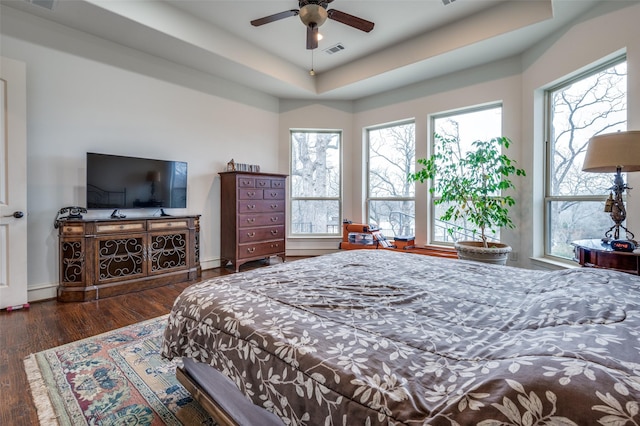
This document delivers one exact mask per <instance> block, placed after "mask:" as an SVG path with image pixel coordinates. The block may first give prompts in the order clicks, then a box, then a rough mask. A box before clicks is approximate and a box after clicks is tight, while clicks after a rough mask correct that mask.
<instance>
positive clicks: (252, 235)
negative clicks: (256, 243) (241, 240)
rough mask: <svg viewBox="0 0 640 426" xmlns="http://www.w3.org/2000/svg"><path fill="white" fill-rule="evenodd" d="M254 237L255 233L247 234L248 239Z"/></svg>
mask: <svg viewBox="0 0 640 426" xmlns="http://www.w3.org/2000/svg"><path fill="white" fill-rule="evenodd" d="M255 236H256V233H255V232H247V237H249V238H253V237H255Z"/></svg>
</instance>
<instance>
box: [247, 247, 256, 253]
mask: <svg viewBox="0 0 640 426" xmlns="http://www.w3.org/2000/svg"><path fill="white" fill-rule="evenodd" d="M247 251H248V252H249V253H253V252H254V251H256V248H255V247H249V248H248V249H247Z"/></svg>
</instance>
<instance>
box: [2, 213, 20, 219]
mask: <svg viewBox="0 0 640 426" xmlns="http://www.w3.org/2000/svg"><path fill="white" fill-rule="evenodd" d="M23 216H24V213H22V212H13V213H12V214H6V215H4V217H15V218H16V219H20V218H21V217H23Z"/></svg>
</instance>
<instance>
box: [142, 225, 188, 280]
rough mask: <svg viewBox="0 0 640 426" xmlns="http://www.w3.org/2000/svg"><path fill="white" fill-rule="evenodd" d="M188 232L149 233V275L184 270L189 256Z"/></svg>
mask: <svg viewBox="0 0 640 426" xmlns="http://www.w3.org/2000/svg"><path fill="white" fill-rule="evenodd" d="M190 247H191V245H190V244H189V231H188V230H186V229H185V230H180V231H165V232H150V233H149V241H148V253H147V255H148V261H149V264H148V273H149V275H153V274H161V273H166V272H168V271H171V270H176V271H177V270H181V269H186V268H187V267H188V266H189V255H190V252H189V250H190Z"/></svg>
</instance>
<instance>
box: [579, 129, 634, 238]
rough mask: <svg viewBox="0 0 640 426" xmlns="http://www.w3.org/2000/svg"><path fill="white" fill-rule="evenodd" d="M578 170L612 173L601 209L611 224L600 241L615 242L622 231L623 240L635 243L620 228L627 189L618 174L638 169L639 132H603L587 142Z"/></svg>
mask: <svg viewBox="0 0 640 426" xmlns="http://www.w3.org/2000/svg"><path fill="white" fill-rule="evenodd" d="M582 170H583V171H585V172H592V173H613V172H615V174H616V175H615V177H614V180H613V186H612V187H611V188H609V190H610V191H611V193H610V194H609V199H608V200H607V201H606V203H605V208H604V211H605V212H610V213H611V219H613V222H614V225H613V226H612V227H611V228H609V230H608V231H607V232H605V238H603V241H608V242H610V241H612V240H619V239H620V228H622V229H623V230H624V231H625V238H626V239H627V240H629V241H632V242H634V243H635V241H633V239H634V234H633V232H631V231H629V230H628V229H627V228H626V227H625V226H623V225H622V222H624V220H625V219H626V217H627V211H626V209H625V207H624V201H623V199H622V195H623V194H624V191H625V190H627V189H631V188H630V187H629V186H628V185H627V184H626V183H624V181H623V180H622V172H625V173H626V172H637V171H639V170H640V130H632V131H626V132H617V133H607V134H602V135H596V136H594V137H592V138H591V139H589V146H588V147H587V154H586V156H585V158H584V164H583V165H582Z"/></svg>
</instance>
